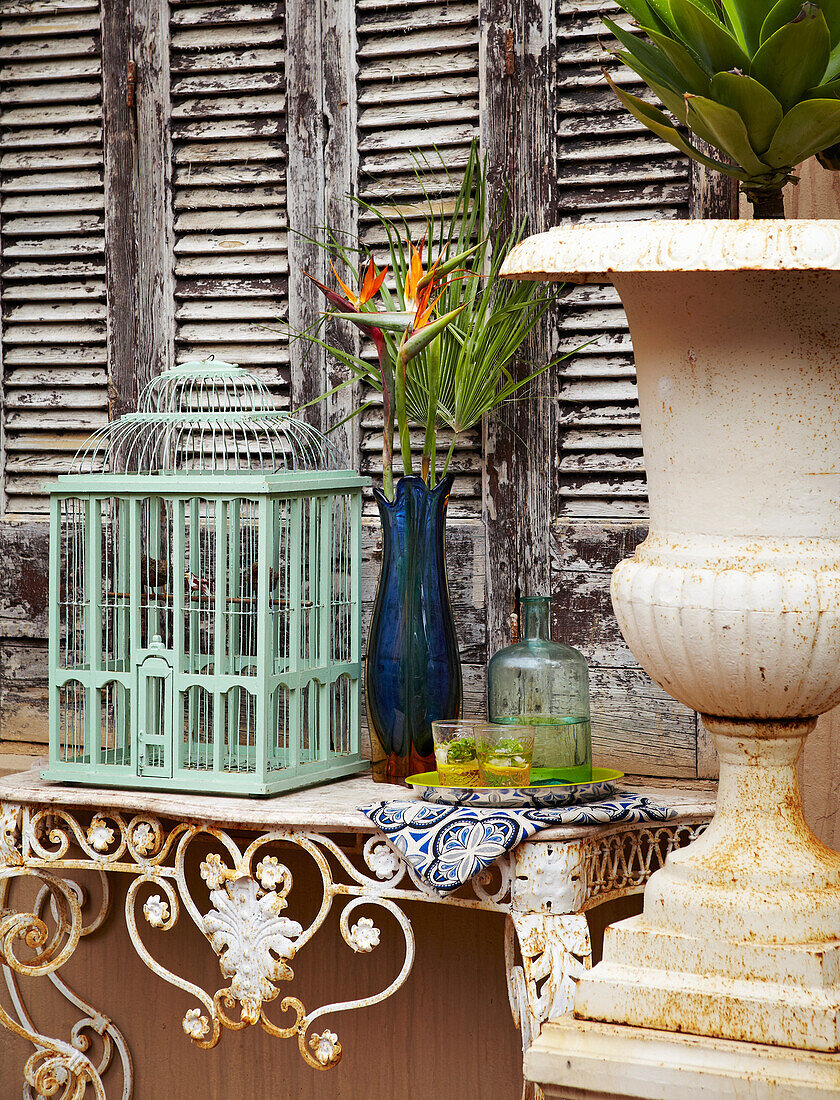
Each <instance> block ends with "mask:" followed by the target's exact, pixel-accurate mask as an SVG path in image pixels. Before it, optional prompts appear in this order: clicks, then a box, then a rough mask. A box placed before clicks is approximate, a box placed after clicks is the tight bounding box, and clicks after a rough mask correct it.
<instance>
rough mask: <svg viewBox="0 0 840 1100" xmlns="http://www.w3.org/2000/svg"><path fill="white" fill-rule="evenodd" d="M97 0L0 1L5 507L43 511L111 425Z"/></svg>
mask: <svg viewBox="0 0 840 1100" xmlns="http://www.w3.org/2000/svg"><path fill="white" fill-rule="evenodd" d="M100 55H101V45H100V13H99V5H98V3H97V0H55V2H50V3H48V4H46V3H39V4H37V5H9V4H5V5H3V6H2V7H0V147H2V150H3V153H2V156H1V157H0V231H1V232H2V271H0V304H1V305H2V347H3V398H4V401H3V414H2V415H3V423H2V442H3V450H4V452H5V453H4V456H3V457H4V459H5V461H4V473H5V481H4V490H5V510H6V513H7V514H9V515H39V514H43V513H44V512H46V510H47V507H48V501H47V497H46V495H45V493H44V482H45V480H47V479H48V478H49V476H50V475H55V474H59V473H62V472H64V471H66V470H67V468H68V466H69V463H70V460H71V459H72V456H73V453H74V452H75V450H76V448H77V447H78V446H79V444H80V443H81V442H82V441H83V440H84V439H85V438H86V437H87V435H88V434H89V433H90V431H91V430H93V429H94V428H96V427H98V426H99V425H100V424H102V423H104V422H105V421H106V420H107V416H108V371H107V363H106V348H105V345H106V329H105V300H106V291H105V278H104V276H105V238H104V186H103V182H102V156H103V151H102V110H101V80H100Z"/></svg>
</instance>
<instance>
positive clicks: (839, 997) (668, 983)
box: [575, 715, 840, 1051]
mask: <svg viewBox="0 0 840 1100" xmlns="http://www.w3.org/2000/svg"><path fill="white" fill-rule="evenodd" d="M703 722H704V724H705V725H706V727H707V728H708V729H709V731H710V732H711V734H712V736H713V738H714V741H715V744H716V746H717V749H718V755H719V756H720V765H721V776H720V784H719V787H718V805H717V810H716V812H715V817H714V819H713V821H712V823H711V825H710V826H709V828H708V829H707V831H706V832H705V833H704V834H703V835H702V836H701V837H700V839H699V840H697V841H695V842H694V843H693V844H691V845H689V846H688V847H687V848H683V849H681V850H680V851H678V852H674V853H672V854H671V855H670V856H669V857H668V859H667V861H666V863H665V866H664V867H663V868H662V870H661V871H657V873H656V874H655V875H653V876H652V877H651V879H650V882H649V883H648V885H647V888H646V890H645V906H644V912H643V913H642V914H641V916H639V917H633V918H631V919H630V920H627V921H622V922H620V923H619V924H616V925H613V926H612V927H610V928H608V929H607V932H606V934H605V937H604V952H603V960H602V962H600V963H599V964H598V966H596V967H595V969H594V970H592V971H591V972H590V973H589V974H587V975H585V976H584V977H583V978H582V979H581V980H580V983H579V984H578V987H577V993H576V997H575V1015H576V1016H579V1017H583V1018H585V1019H592V1020H601V1021H607V1022H612V1023H621V1024H628V1025H631V1026H635V1027H652V1028H660V1029H662V1030H666V1031H677V1032H689V1033H691V1034H695V1035H714V1036H719V1037H722V1038H726V1039H737V1040H743V1041H748V1042H754V1043H768V1044H778V1045H780V1046H787V1047H794V1048H796V1049H802V1050H822V1051H840V855H838V853H836V852H834V851H832V850H831V849H829V848H826V847H825V845H823V844H821V843H820V842H819V841H818V840H817V839H816V837H815V836H814V835H813V833H812V832H811V830H810V829H809V827H808V825H807V823H806V821H805V819H804V817H803V814H802V804H801V800H800V796H799V788H798V785H797V776H796V761H797V758H798V756H799V753H800V751H801V748H802V744H803V743H804V740H805V737H806V735H807V733H808V732H809V730H810V729H811V728H812V727H813V724H814V722H813V719H810V720H808V719H799V720H783V721H772V722H761V721H749V720H743V719H741V720H739V719H723V718H715V717H711V716H709V715H704V716H703Z"/></svg>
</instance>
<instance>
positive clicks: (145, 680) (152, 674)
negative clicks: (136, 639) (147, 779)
mask: <svg viewBox="0 0 840 1100" xmlns="http://www.w3.org/2000/svg"><path fill="white" fill-rule="evenodd" d="M158 640H159V639H158ZM137 681H138V682H137V689H138V690H137V742H138V759H137V771H138V774H139V775H155V776H161V777H164V778H167V779H171V778H172V666H171V665H170V664H169V662H168V661H167V660H166V659H165V658H164V657H161V656H157V655H152V656H148V657H146V659H145V660H144V661H143V662H142V663H141V664H140V666H139V668H138V669H137Z"/></svg>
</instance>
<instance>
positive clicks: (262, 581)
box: [250, 496, 276, 783]
mask: <svg viewBox="0 0 840 1100" xmlns="http://www.w3.org/2000/svg"><path fill="white" fill-rule="evenodd" d="M273 513H274V508H273V507H272V501H271V498H270V497H267V496H265V497H261V498H260V501H259V528H258V530H259V532H260V533H261V537H260V536H259V535H258V543H257V576H256V580H255V582H253V583H252V584H251V591H250V594H251V601H252V604H251V606H252V608H253V602H254V601H256V605H257V608H256V611H257V619H256V624H255V628H256V629H255V632H254V633H255V637H254V643H255V644H254V647H253V648H254V650H255V652H256V656H255V660H256V663H257V683H256V696H255V710H256V718H257V722H256V726H257V728H256V742H257V743H256V770H257V773H258V775H257V778H258V779H259V781H260V782H261V783H267V782H268V779H269V775H268V723H269V718H270V714H271V691H272V684H271V680H272V678H273V677H272V675H271V673H272V672H273V668H272V667H271V665H272V664H273V662H271V663H270V662H269V655H270V653H271V640H272V629H271V614H270V607H271V579H270V578H271V566H270V563H271V562H272V561H273V560H274V539H275V538H276V532H275V530H274V525H273V523H272V518H273Z"/></svg>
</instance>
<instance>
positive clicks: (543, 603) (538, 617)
mask: <svg viewBox="0 0 840 1100" xmlns="http://www.w3.org/2000/svg"><path fill="white" fill-rule="evenodd" d="M550 607H551V597H550V596H526V597H524V598H523V600H522V618H523V634H522V636H523V638H525V639H526V640H527V641H530V640H532V639H538V640H542V641H546V640H547V639H548V638H550V637H551V635H550V633H549V627H548V616H549V610H550Z"/></svg>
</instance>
